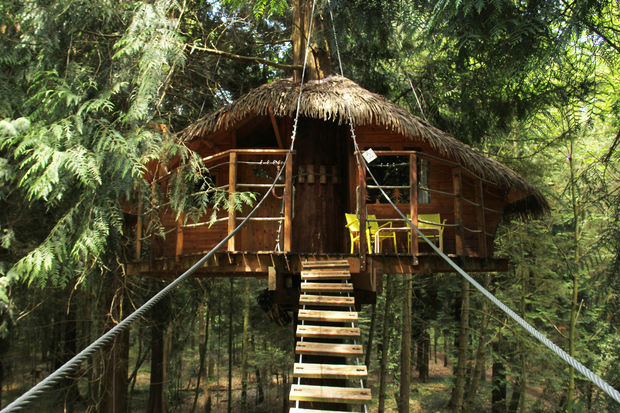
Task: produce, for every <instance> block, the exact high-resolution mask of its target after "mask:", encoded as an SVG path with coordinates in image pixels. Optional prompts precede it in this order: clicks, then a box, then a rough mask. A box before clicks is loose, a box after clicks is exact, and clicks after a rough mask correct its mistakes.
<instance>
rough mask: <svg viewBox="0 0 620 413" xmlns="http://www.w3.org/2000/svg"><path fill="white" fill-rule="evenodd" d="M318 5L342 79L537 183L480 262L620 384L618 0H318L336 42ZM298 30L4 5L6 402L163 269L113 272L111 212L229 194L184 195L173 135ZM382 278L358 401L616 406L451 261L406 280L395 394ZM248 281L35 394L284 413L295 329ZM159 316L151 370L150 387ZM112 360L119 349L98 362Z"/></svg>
mask: <svg viewBox="0 0 620 413" xmlns="http://www.w3.org/2000/svg"><path fill="white" fill-rule="evenodd" d="M327 7H328V5H327V4H326V2H321V1H319V2H318V10H319V13H320V14H321V17H322V18H321V21H324V22H325V24H324V25H322V26H320V27H319V29H318V30H319V31H322V33H323V36H324V38H326V39H328V40H329V42H333V37H334V35H335V36H336V37H337V38H338V42H339V45H340V47H341V49H342V60H343V63H344V71H345V75H346V76H347V77H349V78H351V79H352V80H354V81H356V82H358V83H359V84H360V85H362V86H363V87H365V88H367V89H369V90H371V91H373V92H376V93H379V94H382V95H384V96H386V97H387V98H388V99H390V100H392V101H394V102H396V103H397V104H399V105H402V106H403V107H406V108H407V109H408V110H410V111H411V112H412V113H414V114H416V115H418V116H420V117H421V118H424V119H427V120H428V121H429V123H431V124H433V125H435V126H437V127H439V128H440V129H443V130H445V131H446V132H448V133H450V134H452V135H453V136H455V137H457V138H458V139H461V140H462V141H464V142H466V143H468V144H470V145H472V146H474V147H475V148H477V149H478V150H480V151H482V152H484V153H485V154H487V155H489V156H491V157H494V158H497V159H498V160H500V161H501V162H502V163H504V164H507V165H509V166H510V167H512V168H513V169H514V170H516V171H517V172H519V173H520V174H521V175H523V176H524V177H526V179H528V180H529V181H530V182H532V183H534V184H535V185H536V186H538V187H539V188H541V190H542V191H543V192H544V193H545V195H546V196H547V198H548V200H549V201H550V203H551V204H552V209H553V210H552V213H551V214H549V215H548V216H545V217H541V218H538V219H530V220H524V221H516V222H506V223H505V225H504V226H503V227H502V229H501V231H500V235H499V237H498V241H497V242H498V255H500V256H504V257H508V258H509V259H510V261H511V267H510V268H511V269H510V271H508V272H506V273H499V274H491V275H485V274H483V275H478V276H477V277H478V278H479V280H480V282H481V283H483V284H485V285H487V286H488V288H489V289H490V290H491V291H492V292H494V293H495V294H496V295H497V296H498V297H499V298H500V299H502V300H503V301H504V302H505V303H506V304H508V305H509V306H510V307H511V308H513V309H514V310H515V311H517V312H518V313H519V314H520V315H521V316H523V317H524V318H525V319H526V320H527V321H528V322H530V323H531V324H533V325H535V326H536V327H537V328H539V329H540V330H541V331H543V332H544V333H545V334H546V335H547V336H548V337H550V338H551V339H552V340H553V341H554V342H556V343H557V344H559V345H560V346H561V347H563V348H565V349H566V350H567V351H569V352H570V353H571V354H574V355H575V356H576V357H577V358H578V359H579V360H581V361H582V362H583V363H584V364H585V365H587V366H588V367H589V368H591V369H592V370H593V371H595V372H596V373H597V374H599V375H600V376H601V377H603V378H604V379H605V380H607V381H608V382H609V383H610V384H612V385H613V386H614V387H615V388H620V369H619V368H618V366H619V365H620V360H619V359H620V332H619V328H620V297H619V294H620V278H619V277H618V270H619V264H620V255H619V254H620V245H619V243H620V223H619V209H620V197H619V186H620V179H619V178H620V176H619V171H618V167H619V166H620V156H619V151H618V149H619V146H620V143H619V142H620V90H619V85H620V73H619V69H620V60H619V52H620V24H619V22H620V7H619V6H618V3H617V2H616V1H613V0H572V1H571V0H528V1H508V0H489V1H487V0H460V1H458V0H438V1H433V2H428V1H417V2H414V1H407V0H396V1H388V0H367V1H363V0H352V1H341V0H334V1H333V2H332V7H333V12H334V17H335V19H336V33H335V34H333V33H331V29H330V26H329V24H328V20H327V19H328V14H327V10H328V9H327ZM291 22H292V14H291V8H290V5H289V4H287V2H286V1H283V0H253V1H251V2H244V1H237V0H234V1H233V0H228V1H223V2H213V1H207V0H202V1H191V0H184V1H173V0H154V1H151V2H142V1H132V0H124V1H112V0H90V1H83V0H48V1H43V0H27V1H13V0H5V1H3V2H2V3H0V119H1V120H0V182H1V185H0V194H1V199H0V203H1V205H0V230H1V232H0V242H1V244H0V245H1V246H0V275H1V277H0V317H1V318H0V403H1V404H2V405H3V406H4V405H6V404H7V403H8V402H10V401H11V400H13V399H14V398H16V397H17V396H18V395H19V394H21V393H22V392H24V391H25V390H27V389H28V388H29V387H30V386H31V385H33V384H34V383H36V382H37V381H39V380H40V379H41V378H42V377H44V376H45V375H47V374H49V373H50V372H51V371H53V370H54V369H55V368H56V367H58V366H59V365H61V364H62V363H63V362H64V361H66V360H67V359H69V358H70V357H71V356H72V355H73V354H75V353H76V351H79V349H81V348H83V347H84V346H85V345H87V344H88V343H90V342H91V341H92V340H93V339H95V338H96V337H98V336H99V335H100V334H101V333H102V332H103V331H105V330H107V329H108V328H109V327H110V326H112V325H113V324H114V323H116V322H118V320H119V319H121V318H122V317H123V316H124V315H126V314H127V313H128V312H129V311H131V310H132V309H134V308H136V307H137V306H139V305H140V304H141V303H143V302H144V301H145V300H146V299H148V298H149V297H150V296H151V295H152V294H154V292H156V291H158V290H159V289H161V288H162V286H163V285H164V282H163V281H157V280H149V279H138V278H132V277H125V275H124V272H123V266H122V263H123V262H126V261H127V260H130V259H132V255H131V254H132V253H133V252H132V245H133V244H134V243H135V239H134V238H135V235H134V234H133V232H132V231H133V230H132V226H133V224H134V223H133V222H130V221H129V220H128V219H127V217H126V216H124V215H123V209H124V207H125V206H126V205H138V204H141V205H143V214H144V215H145V216H146V217H149V218H150V219H148V220H146V222H148V223H149V224H148V227H147V228H146V229H145V234H146V235H145V238H147V239H148V237H149V236H150V234H159V233H161V231H162V229H161V225H159V223H158V221H157V219H156V217H157V211H158V210H159V209H160V208H162V207H164V206H166V205H163V204H164V201H163V199H164V196H165V195H167V196H168V197H169V199H170V201H169V202H170V204H169V206H170V207H172V208H173V209H175V210H176V211H178V212H181V211H183V212H185V213H186V216H187V217H188V219H191V217H192V216H196V215H199V214H200V213H201V211H203V210H204V208H205V206H206V205H207V204H209V203H210V202H214V200H217V199H219V200H220V202H223V203H224V205H223V206H222V207H226V205H225V198H226V197H224V196H222V197H219V198H218V197H217V196H209V197H196V196H192V195H191V194H190V190H191V189H192V188H194V187H195V185H193V184H195V182H193V180H195V177H196V173H195V171H196V169H200V167H201V166H200V164H199V162H198V161H197V160H195V159H194V158H193V157H192V154H191V153H189V151H188V150H187V149H186V148H185V147H183V146H182V145H180V144H178V143H177V142H175V140H174V139H173V134H174V132H177V131H179V130H181V129H182V128H183V127H185V126H186V125H188V124H189V123H191V122H193V121H195V120H196V119H198V118H199V117H200V116H202V115H204V114H206V113H209V112H210V111H212V110H214V109H217V108H219V107H221V106H222V105H224V104H226V103H228V102H231V101H233V100H234V99H235V98H236V97H238V96H239V95H241V94H242V93H244V92H247V91H248V90H250V89H252V88H254V87H257V86H259V85H261V84H263V83H266V82H269V81H270V80H273V79H276V78H281V77H286V76H290V75H291V72H290V70H289V69H288V68H287V65H290V64H292V50H291V40H290V39H291V25H292V24H291ZM330 44H331V43H330ZM328 49H329V51H330V52H331V53H332V54H333V53H334V46H333V44H331V46H330V47H329V48H328ZM334 61H335V58H334ZM173 156H181V157H182V158H184V159H186V160H188V163H189V164H190V165H192V168H188V170H187V175H186V176H179V178H178V179H180V180H181V181H180V182H185V183H187V184H186V185H177V186H176V187H175V188H176V189H175V192H174V193H170V194H158V196H156V197H153V196H152V190H151V188H150V187H149V186H148V184H147V183H146V182H145V181H144V180H143V179H141V176H142V173H143V171H144V165H145V164H146V163H147V162H161V163H162V164H165V163H166V161H167V160H168V159H170V158H171V157H173ZM154 199H155V201H154ZM145 254H148V248H146V251H145ZM386 279H387V281H386V282H385V286H384V287H385V288H384V289H383V294H382V295H381V296H380V297H379V298H378V302H377V304H376V306H372V307H370V306H369V308H364V309H363V311H362V315H363V322H362V326H363V332H364V333H363V334H364V339H365V340H368V338H369V337H370V336H373V339H372V342H370V345H367V346H365V347H366V348H367V349H369V350H368V356H367V359H368V362H369V363H370V369H371V370H370V372H371V380H370V384H371V385H372V386H373V394H374V395H375V397H374V398H375V404H374V405H373V406H371V410H372V411H376V410H377V411H398V410H397V409H398V404H399V403H400V410H401V411H407V410H411V411H453V412H461V411H464V412H471V411H473V410H474V409H476V410H480V409H485V410H486V411H492V412H494V413H499V412H502V413H504V412H526V411H528V412H529V411H538V412H556V411H573V412H578V411H597V412H598V411H609V412H614V411H615V412H617V411H620V406H619V405H618V404H617V403H615V402H613V401H612V400H611V399H610V398H609V397H608V396H606V395H604V394H602V393H601V392H600V391H599V390H598V389H597V388H595V387H593V386H592V385H591V384H590V383H589V382H588V381H586V380H584V379H583V378H582V377H581V376H579V375H577V374H575V373H574V372H573V371H571V370H570V369H569V368H568V367H566V365H564V363H563V362H562V361H560V360H559V359H558V358H556V357H555V356H552V355H551V354H550V353H549V352H548V351H547V350H545V349H543V348H542V347H541V345H540V344H539V343H538V342H536V341H534V340H533V339H532V338H531V337H529V336H528V335H526V333H525V332H524V331H522V330H521V329H520V328H518V326H516V325H515V324H514V323H513V322H511V321H510V320H508V319H507V318H506V316H505V315H504V314H502V313H501V312H499V311H498V310H497V309H495V308H493V307H491V306H490V305H489V304H488V303H487V302H485V301H484V299H483V298H482V297H481V296H480V295H478V294H477V293H474V292H471V293H470V291H469V289H468V287H467V285H466V284H462V283H461V281H460V280H459V279H458V278H457V276H456V275H453V274H433V275H424V276H415V277H414V278H413V281H412V285H413V295H414V299H413V304H412V315H413V317H412V329H411V331H412V332H413V339H414V343H415V346H414V350H413V356H414V357H413V365H412V366H411V369H412V370H415V372H416V379H415V380H414V381H413V383H412V385H411V387H410V388H409V389H408V394H409V398H410V400H411V405H410V407H409V408H407V407H403V405H402V401H399V396H398V393H399V385H400V371H401V370H400V366H399V360H400V331H401V329H402V325H401V319H402V308H403V307H402V302H403V296H402V294H403V293H402V292H403V291H404V288H403V282H404V280H403V279H402V278H400V277H397V276H391V277H390V276H388V277H386ZM264 289H265V285H263V282H261V281H258V280H241V279H237V280H224V279H209V280H207V279H204V280H190V281H188V282H186V283H185V284H184V285H183V286H182V287H181V288H179V290H178V291H176V292H175V293H174V294H173V296H172V297H170V299H169V300H168V301H166V302H164V303H163V304H162V305H161V307H160V308H158V309H156V311H155V312H154V313H153V317H150V318H146V319H144V320H141V321H140V322H139V323H137V324H134V325H133V326H132V328H131V331H130V332H129V333H127V334H124V335H123V336H122V337H121V338H119V339H118V340H116V342H115V343H114V347H113V348H112V349H110V350H109V351H105V352H101V353H100V354H98V355H97V356H96V357H93V358H92V359H91V360H89V361H88V363H85V364H84V365H83V366H82V367H81V369H80V370H79V371H77V372H76V373H75V375H74V376H73V377H71V378H67V379H66V380H65V381H64V382H63V383H62V384H61V385H59V386H58V387H57V389H56V390H55V391H52V392H49V393H47V394H46V396H45V397H44V398H42V399H40V400H39V401H37V403H35V404H34V405H33V407H32V409H31V410H32V411H35V410H43V411H63V409H64V410H67V411H75V412H81V411H103V412H108V411H114V409H117V410H116V411H119V410H118V409H126V410H127V411H149V412H155V411H161V410H158V409H159V408H160V407H162V406H163V407H164V408H165V410H167V411H209V409H212V411H224V410H228V411H231V410H232V409H235V410H238V409H241V411H253V412H276V411H277V412H279V411H285V407H286V406H287V401H286V394H287V393H288V391H287V385H288V384H290V377H289V374H290V370H291V366H292V354H293V352H292V345H293V338H292V326H291V325H284V326H282V325H280V323H278V322H276V321H277V319H278V317H275V318H276V320H275V321H274V320H271V319H269V317H267V315H266V314H265V312H264V311H263V310H262V309H261V308H260V305H259V303H258V301H257V300H256V297H258V296H259V295H260V293H261V292H262V291H263V290H264ZM157 329H164V330H165V337H166V340H165V343H163V345H162V348H163V351H164V352H165V353H166V358H167V365H166V367H167V368H166V378H165V379H166V380H165V381H164V386H163V388H161V389H153V388H151V389H150V391H149V371H150V369H151V366H150V356H151V354H150V353H151V351H152V350H151V349H152V340H151V334H152V332H153V331H156V330H157ZM371 332H373V334H371ZM459 335H464V336H466V338H467V340H465V347H463V346H461V348H460V349H459V346H458V343H459V340H458V338H459ZM459 350H461V351H459ZM437 352H438V353H439V358H438V359H437V361H435V357H436V353H437ZM122 354H128V359H129V363H128V365H126V366H124V368H120V369H118V368H117V369H113V368H111V366H114V365H115V364H114V363H115V360H117V358H116V357H120V356H121V355H122ZM459 358H460V360H461V362H463V363H466V366H467V370H466V377H465V380H456V379H455V369H454V366H455V365H456V364H457V363H458V360H459ZM121 359H122V357H121ZM444 359H445V365H446V367H445V368H444ZM116 367H118V366H116ZM440 367H441V368H440ZM119 372H120V373H119ZM119 374H120V376H119ZM229 377H230V381H229ZM118 386H120V387H118ZM459 387H460V388H461V390H462V392H460V391H454V390H455V389H457V388H459ZM459 393H461V396H460V397H459V396H458V394H459ZM118 394H127V397H124V398H123V400H121V401H119V400H118V398H115V397H113V396H114V395H118ZM455 395H456V396H455ZM158 397H159V399H157V398H158ZM119 403H120V404H119Z"/></svg>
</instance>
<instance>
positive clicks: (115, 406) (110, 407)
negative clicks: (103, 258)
mask: <svg viewBox="0 0 620 413" xmlns="http://www.w3.org/2000/svg"><path fill="white" fill-rule="evenodd" d="M109 277H110V278H111V280H110V282H109V283H108V284H107V285H109V286H110V289H109V291H110V295H109V297H108V299H107V303H106V307H105V309H104V310H105V312H106V313H107V314H108V318H107V320H106V323H105V326H106V328H105V330H106V331H107V330H109V329H110V328H111V327H112V326H113V325H114V323H115V321H114V320H116V322H118V321H120V320H122V319H123V317H124V311H123V310H124V307H125V285H124V280H123V279H122V277H121V275H120V270H118V271H111V272H110V274H109ZM103 363H104V365H103V377H102V379H101V380H102V384H101V404H100V410H99V411H100V412H101V413H125V412H127V385H128V381H127V378H128V377H127V376H128V373H129V330H125V331H123V332H122V333H120V334H119V335H118V336H116V338H115V339H114V340H113V341H112V343H111V344H110V345H109V346H108V347H107V348H106V349H105V350H104V356H103Z"/></svg>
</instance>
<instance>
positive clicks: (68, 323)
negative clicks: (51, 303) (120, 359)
mask: <svg viewBox="0 0 620 413" xmlns="http://www.w3.org/2000/svg"><path fill="white" fill-rule="evenodd" d="M76 305H77V304H76V302H75V299H74V300H72V301H71V303H70V304H69V308H68V310H69V311H68V313H67V315H66V318H65V334H64V340H63V349H62V355H61V360H60V361H61V363H60V364H59V365H58V366H56V367H57V368H58V367H60V365H62V364H64V363H65V362H67V361H68V360H70V359H71V358H72V357H73V356H75V354H76V353H77V321H76V317H75V315H76V314H75V307H76ZM60 386H61V388H62V389H63V392H64V408H65V411H66V412H67V413H72V412H73V411H74V408H75V403H76V402H77V401H78V400H79V399H80V391H79V389H78V387H77V375H76V373H72V374H71V375H69V376H68V377H66V378H65V379H63V380H62V382H61V384H60Z"/></svg>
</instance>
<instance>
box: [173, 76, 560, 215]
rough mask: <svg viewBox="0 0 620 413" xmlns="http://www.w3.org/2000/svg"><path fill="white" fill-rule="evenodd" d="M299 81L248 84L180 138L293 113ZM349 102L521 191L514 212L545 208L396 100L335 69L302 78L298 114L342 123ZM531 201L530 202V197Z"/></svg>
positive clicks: (500, 170)
mask: <svg viewBox="0 0 620 413" xmlns="http://www.w3.org/2000/svg"><path fill="white" fill-rule="evenodd" d="M298 95H299V84H298V83H296V82H295V83H294V82H293V81H292V79H290V78H289V79H281V80H276V81H274V82H272V83H267V84H265V85H262V86H260V87H258V88H256V89H253V90H251V91H250V92H248V93H247V94H245V95H244V96H242V97H240V98H239V99H238V100H237V101H236V102H234V103H232V104H230V105H227V106H225V107H223V108H221V109H220V110H218V111H216V112H213V113H211V114H208V115H206V116H204V117H203V118H201V119H200V120H198V121H197V122H196V123H194V124H192V125H190V126H188V127H187V128H185V129H184V130H183V131H181V132H180V134H179V137H180V139H181V140H182V141H185V142H187V141H191V140H194V139H196V138H199V137H205V136H207V135H209V134H211V133H214V132H216V131H221V130H227V129H230V128H233V127H234V126H235V125H236V124H238V123H239V122H241V121H243V120H245V119H247V118H248V117H250V116H269V112H270V111H273V114H274V116H276V117H293V116H294V115H295V112H296V108H297V98H298ZM347 103H348V104H349V107H350V110H351V117H352V118H353V123H354V124H355V125H356V127H361V126H371V125H380V126H383V127H385V128H386V130H390V131H393V132H395V133H398V134H401V135H403V136H405V137H407V138H409V139H411V140H420V141H423V142H426V143H428V144H429V145H430V146H431V147H432V148H433V149H434V150H435V151H437V153H439V154H440V155H442V156H445V157H446V158H448V159H451V160H453V161H455V162H457V163H459V164H461V165H463V166H465V167H467V168H469V169H470V170H472V171H473V172H474V173H476V174H477V175H479V176H480V177H482V178H484V179H486V180H488V181H491V182H494V183H496V184H497V185H498V186H501V187H504V188H506V190H507V191H511V190H517V191H519V192H523V193H524V197H525V196H526V197H528V198H529V200H530V202H522V203H520V205H519V206H517V205H514V206H513V208H510V211H511V212H512V213H521V214H523V213H525V214H538V213H543V212H546V211H547V210H549V205H548V203H547V201H546V199H545V198H544V196H543V195H542V193H541V192H540V191H539V190H538V189H536V188H535V187H533V186H532V185H530V184H529V183H527V182H526V181H525V180H524V179H523V178H522V177H520V176H519V175H518V174H517V173H515V172H514V171H513V170H512V169H510V168H508V167H506V166H504V165H502V164H501V163H499V162H497V161H496V160H494V159H492V158H488V157H486V156H484V155H483V154H481V153H479V152H477V151H476V150H474V149H472V148H471V147H470V146H469V145H466V144H464V143H463V142H460V141H458V140H456V139H455V138H453V137H452V136H450V135H448V134H447V133H445V132H443V131H441V130H439V129H437V128H435V127H434V126H432V125H430V124H428V123H427V122H425V121H424V120H422V119H420V118H418V117H416V116H414V115H412V114H411V113H409V112H408V111H406V110H405V109H403V108H401V107H400V106H397V105H395V104H394V103H392V102H390V101H388V100H386V99H385V98H383V97H382V96H380V95H377V94H375V93H372V92H370V91H368V90H366V89H364V88H362V87H361V86H359V85H358V84H356V83H355V82H353V81H351V80H349V79H347V78H345V77H342V76H338V75H334V76H330V77H328V78H326V79H322V80H317V81H310V82H306V83H305V84H304V89H303V93H302V97H301V102H300V116H304V117H308V118H313V119H320V120H323V121H329V122H334V123H337V124H338V125H344V124H346V123H348V117H347ZM532 201H533V202H532Z"/></svg>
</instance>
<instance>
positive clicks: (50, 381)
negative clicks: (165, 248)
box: [0, 0, 316, 413]
mask: <svg viewBox="0 0 620 413" xmlns="http://www.w3.org/2000/svg"><path fill="white" fill-rule="evenodd" d="M315 3H316V0H313V2H312V14H314V8H315ZM311 32H312V20H311V22H310V28H309V31H308V41H307V42H306V53H305V57H304V65H303V69H302V75H301V81H300V85H299V96H298V98H297V109H296V113H295V123H294V126H293V132H292V134H291V145H290V147H289V150H288V152H287V154H286V158H285V160H284V162H283V164H282V168H280V170H279V171H278V173H277V174H276V177H275V179H274V180H273V183H272V184H271V187H270V188H269V189H268V190H267V192H266V193H265V195H263V197H262V198H261V200H260V201H259V202H258V204H256V206H255V207H254V208H253V209H252V210H251V211H250V212H249V213H248V215H247V216H246V217H245V218H244V219H243V221H241V223H240V224H239V226H237V227H236V228H235V229H234V230H233V231H232V232H231V233H229V234H228V235H226V237H224V239H222V240H221V241H220V242H219V243H218V244H217V245H216V246H215V247H213V249H212V250H211V251H209V252H208V253H207V254H206V255H204V256H203V257H202V258H201V259H200V260H198V261H197V262H196V263H195V264H194V265H192V266H191V267H190V268H189V269H188V270H187V271H185V272H184V273H183V274H181V275H180V276H178V277H177V278H176V279H175V280H174V281H172V282H171V283H170V284H168V285H167V286H166V287H164V288H163V289H162V290H161V291H159V292H158V293H157V294H155V295H154V296H153V297H151V298H150V299H149V300H148V301H147V302H146V303H144V304H143V305H141V306H140V307H139V308H138V309H136V310H135V311H134V312H133V313H131V314H129V316H127V318H125V319H124V320H123V321H121V322H120V323H118V324H117V325H115V326H114V327H113V328H111V329H110V330H108V331H107V332H106V333H105V334H103V335H102V336H101V337H99V338H98V339H96V340H95V341H93V342H92V343H91V344H90V345H89V346H88V347H86V348H85V349H83V350H82V351H80V352H79V353H78V354H76V355H75V356H73V357H72V358H71V359H70V360H69V361H67V362H66V363H65V364H63V365H62V366H60V367H59V368H58V369H56V371H54V372H53V373H51V374H50V375H49V376H47V377H46V378H45V379H43V380H41V381H40V382H39V383H37V384H36V385H35V386H34V387H32V388H31V389H30V390H28V391H27V392H26V393H24V394H22V395H21V396H19V397H18V398H17V399H15V400H13V401H12V402H11V403H10V404H8V405H7V406H6V407H5V408H4V409H2V410H1V411H0V413H8V412H15V411H18V410H21V409H23V408H25V407H26V406H27V405H28V404H30V403H31V402H32V401H34V400H35V399H37V398H39V397H40V396H41V395H42V394H43V393H44V392H46V391H47V390H50V388H51V387H53V386H54V385H56V384H58V382H59V381H60V380H62V379H64V378H65V377H67V376H68V375H69V374H70V373H71V372H73V371H74V370H76V369H77V368H78V367H79V366H80V364H82V363H83V362H84V361H86V360H87V359H88V358H89V357H90V356H92V355H93V354H94V353H95V352H97V351H98V350H100V349H101V348H102V347H104V346H105V345H106V344H108V343H110V342H111V341H112V340H113V339H114V338H116V337H117V336H118V335H119V334H120V333H121V332H123V331H124V330H126V329H127V328H129V326H130V325H131V323H133V322H134V321H136V320H137V319H139V318H140V317H143V316H144V315H145V314H146V313H147V312H148V311H149V310H150V309H152V308H153V307H154V306H155V305H156V304H157V303H158V302H159V301H161V300H162V299H163V298H164V297H165V296H167V295H168V294H170V293H171V292H172V290H174V289H175V288H176V287H177V286H178V285H179V284H181V283H182V282H183V281H185V280H186V279H187V278H188V277H190V276H191V275H192V274H193V273H194V272H196V270H197V269H199V268H200V267H202V266H203V265H204V264H205V263H206V262H207V261H208V260H209V259H210V258H211V257H213V255H215V253H216V252H217V251H218V250H219V249H220V248H222V247H223V246H224V245H226V243H227V242H228V240H229V239H231V238H232V237H234V236H235V234H237V233H238V232H239V231H240V230H241V228H242V227H243V226H244V225H245V224H247V223H248V222H249V221H250V218H252V216H254V214H255V213H256V211H257V210H258V209H259V208H260V207H261V205H263V203H264V202H265V200H266V199H267V198H268V197H269V194H271V193H272V191H273V189H274V188H275V186H276V183H277V182H278V180H279V179H280V177H281V176H282V173H283V172H284V170H285V169H286V168H285V167H286V164H287V163H288V162H290V161H291V160H290V159H291V154H292V153H293V149H294V147H295V137H296V135H297V124H298V120H299V108H300V105H301V94H302V91H303V85H304V77H305V73H306V65H307V63H308V48H309V45H310V34H311Z"/></svg>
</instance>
